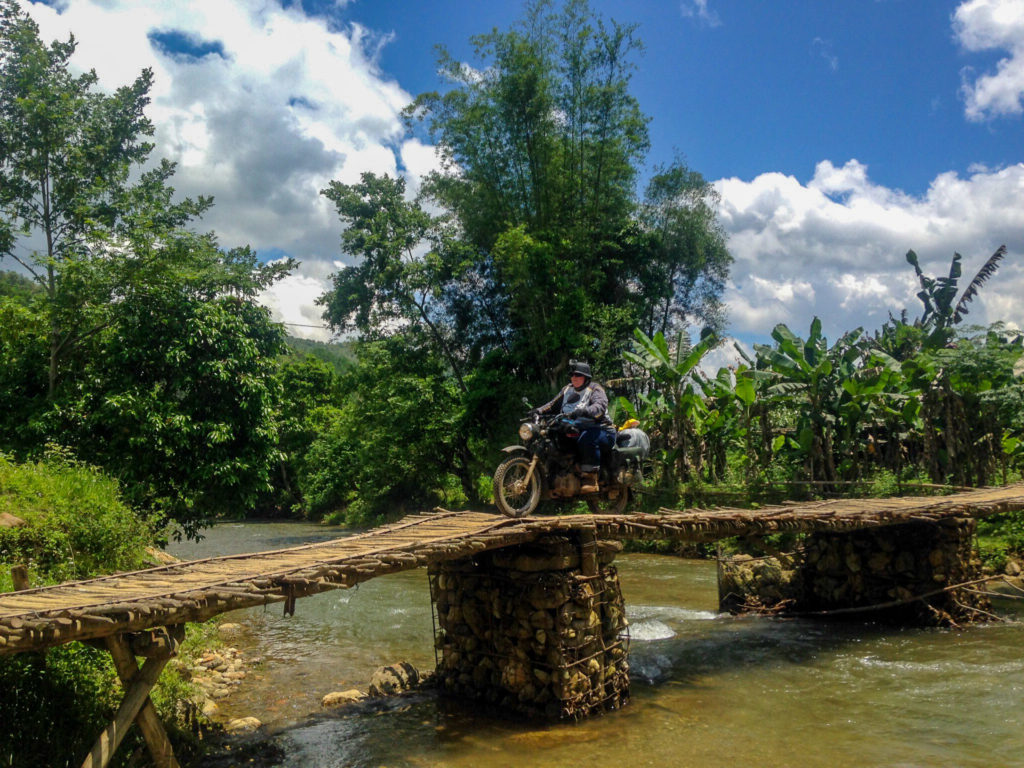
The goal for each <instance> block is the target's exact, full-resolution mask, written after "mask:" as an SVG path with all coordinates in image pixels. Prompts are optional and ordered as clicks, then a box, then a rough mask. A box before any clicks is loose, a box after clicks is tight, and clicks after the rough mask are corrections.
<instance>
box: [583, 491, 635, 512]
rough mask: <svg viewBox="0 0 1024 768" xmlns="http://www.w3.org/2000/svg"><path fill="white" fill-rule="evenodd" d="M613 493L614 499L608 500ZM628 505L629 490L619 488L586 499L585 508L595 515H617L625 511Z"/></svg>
mask: <svg viewBox="0 0 1024 768" xmlns="http://www.w3.org/2000/svg"><path fill="white" fill-rule="evenodd" d="M610 493H614V494H615V498H614V499H613V498H609V494H610ZM628 503H629V488H627V487H626V486H619V487H614V488H610V489H606V490H603V491H601V492H600V493H598V494H594V495H593V496H588V497H587V506H588V507H590V511H591V512H592V513H593V514H595V515H619V514H622V512H623V511H625V509H626V504H628Z"/></svg>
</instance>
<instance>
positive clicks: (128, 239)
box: [0, 0, 1024, 534]
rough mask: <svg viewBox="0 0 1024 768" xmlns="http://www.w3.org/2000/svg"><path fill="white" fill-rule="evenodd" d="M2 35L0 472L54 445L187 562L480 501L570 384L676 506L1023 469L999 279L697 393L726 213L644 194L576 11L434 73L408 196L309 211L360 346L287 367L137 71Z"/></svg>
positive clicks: (662, 183)
mask: <svg viewBox="0 0 1024 768" xmlns="http://www.w3.org/2000/svg"><path fill="white" fill-rule="evenodd" d="M0 25H2V27H0V31H2V37H0V95H2V111H0V146H2V147H3V148H4V152H3V155H2V157H0V181H2V182H3V184H2V185H0V188H2V190H3V192H2V193H0V257H2V258H3V259H4V260H9V261H10V262H12V263H15V264H17V265H18V266H19V267H20V273H19V274H17V275H15V274H12V273H3V274H4V277H3V279H2V281H0V319H2V320H3V322H2V323H0V361H2V365H0V395H2V397H3V400H4V402H5V403H8V404H10V406H11V407H9V408H5V409H4V410H3V411H2V412H0V449H3V450H6V451H8V452H9V453H10V454H11V455H12V456H15V457H17V458H19V459H26V460H31V459H33V458H38V457H39V456H40V455H42V452H43V451H44V450H45V449H46V446H47V445H50V444H55V445H60V446H63V448H64V450H65V451H68V452H70V453H71V454H73V455H75V456H77V457H79V458H80V459H82V460H84V461H88V462H89V463H91V464H95V465H97V466H100V467H102V468H103V470H104V471H105V472H107V473H108V474H109V475H111V476H113V477H115V478H117V479H118V480H119V481H120V482H121V483H122V487H123V489H124V494H125V497H126V498H127V500H128V501H129V503H130V504H131V505H132V507H133V508H134V509H136V510H137V511H138V513H139V514H141V515H144V516H150V515H153V516H156V518H157V519H159V520H161V521H168V520H173V521H175V522H176V523H177V525H178V526H180V527H181V529H183V530H184V531H185V533H186V534H192V533H194V532H196V531H197V530H198V528H199V527H200V526H201V525H202V524H203V523H204V522H205V521H208V520H212V519H215V518H217V517H223V516H226V515H233V516H242V515H251V514H259V515H266V514H299V515H305V516H308V517H311V518H314V519H320V518H326V519H330V520H339V521H348V522H352V523H360V524H365V523H370V522H373V521H375V520H379V519H381V518H382V517H386V516H389V515H391V516H393V515H397V514H400V513H402V512H403V511H406V510H409V509H415V508H422V507H424V506H431V505H433V504H436V503H444V504H450V505H451V504H481V503H486V502H487V501H488V500H489V499H488V497H487V494H488V493H489V490H488V483H487V482H486V478H487V476H488V475H489V474H490V472H491V471H492V469H493V466H494V464H495V462H496V457H497V448H498V447H500V446H501V445H502V444H504V443H505V442H507V441H508V440H509V439H510V436H511V435H512V434H513V433H514V427H515V423H516V419H517V418H518V417H519V415H520V412H521V410H522V407H521V399H522V398H523V397H526V398H527V399H529V400H530V401H532V402H539V401H541V400H544V399H547V398H548V397H550V395H551V393H552V392H553V391H554V390H555V388H556V387H557V386H559V385H560V384H561V383H562V380H563V379H564V371H565V368H566V364H567V361H568V360H569V359H570V358H573V357H579V358H585V359H588V360H590V361H591V363H592V364H593V366H594V367H595V369H596V370H597V371H598V372H599V376H600V377H601V378H603V379H604V380H605V381H606V382H607V383H608V388H609V390H610V391H611V393H612V394H613V396H614V397H613V401H614V408H615V410H616V411H617V416H618V419H619V421H620V423H621V421H622V420H624V419H625V418H626V417H627V416H636V417H638V418H639V419H640V420H641V422H642V423H643V425H644V426H645V428H647V429H648V431H649V432H650V433H651V435H652V438H653V441H654V446H655V449H656V451H655V456H654V461H653V464H652V472H651V473H650V475H651V476H650V478H649V480H650V483H649V487H650V488H651V489H652V490H656V491H658V492H659V493H660V495H659V496H657V497H656V500H657V501H660V502H662V503H670V504H674V503H678V500H679V498H680V496H681V495H683V496H686V497H687V498H694V497H695V496H701V497H703V498H710V497H711V494H714V493H716V492H721V491H723V490H725V491H727V492H728V493H729V494H730V497H731V498H733V499H734V500H735V499H755V498H757V496H758V495H764V494H770V493H772V492H773V490H774V489H784V490H779V492H780V493H785V494H786V495H789V496H792V495H794V490H795V489H797V488H799V489H802V492H804V493H817V494H831V493H836V492H840V491H842V490H844V489H848V490H849V489H854V490H855V492H871V488H872V485H871V483H874V484H875V489H876V491H879V492H880V491H881V490H882V489H885V490H900V489H902V488H903V486H904V484H905V483H907V482H910V481H914V480H917V481H927V482H930V483H934V484H951V485H956V486H962V485H976V484H986V483H992V482H999V481H1004V480H1007V479H1010V478H1011V477H1012V476H1015V473H1018V472H1019V471H1020V467H1021V463H1022V459H1024V435H1022V433H1021V426H1020V425H1021V423H1022V419H1021V415H1022V412H1024V407H1022V395H1021V362H1020V360H1021V339H1020V335H1019V334H1017V333H1015V332H1013V331H1011V330H1009V329H1005V328H1002V327H1000V326H994V327H992V328H989V329H981V328H969V327H966V326H965V325H964V323H963V321H964V318H965V316H966V313H967V308H968V305H969V303H970V301H971V300H972V299H973V297H974V296H975V295H977V293H978V292H979V290H981V289H982V288H983V286H984V283H985V282H986V280H988V279H989V278H991V277H992V275H993V274H994V273H995V272H996V270H997V268H998V266H999V263H1000V260H1001V259H1003V258H1004V256H1005V249H1000V250H998V251H996V253H995V254H994V255H993V256H992V258H991V259H990V260H989V262H988V263H987V264H985V266H984V267H983V269H982V270H981V271H980V272H979V273H978V275H977V276H976V277H975V278H974V279H973V280H972V281H971V282H969V283H968V284H967V285H966V286H962V285H960V278H961V270H960V257H959V256H956V257H955V258H954V260H953V263H952V264H951V267H950V270H949V273H948V275H945V276H942V277H931V276H929V275H928V274H926V273H925V271H924V270H923V269H922V267H921V265H920V264H919V261H918V259H917V256H916V255H914V254H913V253H912V252H911V253H910V254H909V255H908V262H909V264H910V265H911V267H912V268H913V269H914V271H915V274H916V275H917V277H918V280H919V282H920V286H921V292H920V294H919V296H920V299H921V302H922V307H923V310H922V312H921V314H920V316H919V317H916V318H913V319H910V318H909V317H908V313H907V312H906V311H904V312H903V313H902V314H901V315H899V316H891V318H890V321H889V322H888V323H886V325H885V326H884V327H883V328H880V329H878V330H877V331H873V332H870V331H868V332H865V330H864V329H856V330H853V331H850V332H848V333H846V334H843V335H842V336H841V337H840V338H839V339H838V340H836V341H834V342H829V340H827V339H826V338H825V337H824V336H823V334H822V326H821V323H820V322H819V321H817V320H816V321H815V322H814V323H813V324H812V325H811V327H810V329H809V330H808V332H807V334H806V337H801V336H800V333H801V332H800V331H799V330H798V329H790V328H787V327H785V326H782V325H780V326H778V327H776V328H775V329H774V331H773V332H772V343H771V344H767V345H763V346H758V347H756V349H755V350H754V351H753V353H752V354H749V355H748V354H745V353H744V356H743V359H742V362H741V363H740V364H738V365H737V366H735V367H734V368H732V369H724V370H722V371H719V372H718V373H717V374H716V375H711V374H708V373H707V372H705V371H704V370H703V368H702V363H703V360H704V359H705V356H706V355H707V353H708V352H710V351H711V350H712V349H714V348H715V347H716V346H718V345H719V344H721V341H720V336H719V334H720V333H721V330H722V326H723V321H724V317H723V312H722V307H721V304H720V292H721V288H722V285H723V282H724V280H725V278H726V276H727V274H728V269H729V264H730V256H729V253H728V250H727V244H726V239H725V236H724V233H723V232H722V229H721V227H720V225H719V224H718V222H717V220H716V217H715V204H716V198H715V193H714V190H713V189H712V188H711V186H710V185H709V184H708V183H707V182H706V181H705V180H704V179H703V178H702V177H701V175H700V174H699V173H697V172H696V171H694V170H692V169H690V168H687V167H686V165H685V163H684V162H683V161H682V160H681V159H680V160H677V161H676V162H674V163H672V164H671V165H669V166H668V167H662V168H656V169H653V170H650V169H645V168H644V165H643V162H644V158H645V152H646V149H647V143H648V139H647V127H646V126H647V119H646V117H645V116H644V114H643V112H642V110H641V108H640V105H639V104H638V103H637V101H636V99H635V98H634V97H633V96H632V94H631V92H630V75H631V72H632V69H633V67H634V66H635V62H636V57H637V56H638V55H639V53H640V48H641V44H640V41H639V40H638V39H637V38H636V35H635V30H634V29H633V28H632V27H630V26H628V25H621V24H618V23H616V22H613V21H607V20H605V19H602V18H599V17H598V16H596V15H595V14H594V13H592V12H591V10H590V9H589V7H588V6H587V4H586V3H585V2H583V0H565V1H564V2H549V1H547V0H539V1H537V2H531V3H528V4H527V6H526V8H525V12H524V15H523V18H522V20H521V21H520V22H519V23H517V24H516V25H514V26H513V27H512V28H510V29H508V30H504V31H502V30H493V31H492V32H490V33H487V34H484V35H480V36H478V37H476V38H474V39H473V41H472V42H473V44H474V47H475V57H476V58H475V60H474V61H472V62H469V64H470V66H468V67H467V66H463V63H461V62H458V61H455V60H454V59H453V58H452V57H451V56H450V55H449V54H448V53H447V52H446V51H445V50H444V49H441V52H440V55H439V66H440V67H441V70H442V71H443V72H444V73H445V74H446V75H447V77H448V85H447V87H446V89H445V90H444V91H443V92H438V93H426V94H422V95H420V96H419V97H418V98H417V99H416V100H415V101H414V102H413V103H412V104H411V105H409V107H408V109H407V110H406V116H407V119H408V129H409V131H410V132H421V133H422V134H424V135H426V136H427V137H429V139H430V140H432V141H433V142H434V143H435V145H436V146H438V147H439V149H440V152H441V155H442V158H443V160H444V163H443V165H442V169H441V170H440V171H438V172H436V173H434V174H433V175H432V176H430V177H429V178H428V179H427V180H426V182H425V183H424V185H423V187H422V191H421V193H420V195H419V196H418V197H415V198H413V197H411V196H410V195H409V194H408V192H407V190H406V187H405V182H404V181H403V180H402V179H394V178H390V177H387V176H378V175H375V174H370V173H367V174H364V176H363V177H362V178H361V180H360V181H359V182H357V183H353V184H344V183H341V182H337V181H335V182H331V183H330V184H329V185H328V186H327V188H325V189H324V190H323V195H324V196H325V197H326V198H327V199H329V200H330V201H331V202H332V203H333V204H334V206H335V208H336V210H337V213H338V216H339V219H340V221H341V223H342V224H343V232H342V238H341V250H342V254H343V256H344V257H345V260H346V263H347V264H350V266H347V267H344V268H343V269H341V270H340V271H339V272H338V273H337V274H336V275H335V276H334V278H333V283H332V286H331V289H330V290H329V291H328V292H327V293H326V294H325V295H324V296H323V297H322V299H321V304H322V306H323V307H324V316H325V319H326V320H327V321H328V322H329V323H330V324H331V326H332V327H333V328H334V329H335V330H336V331H337V332H338V333H339V334H344V335H345V336H346V339H347V340H346V341H345V343H344V344H320V343H315V342H302V341H299V340H290V341H287V342H286V339H285V337H284V336H283V334H282V333H281V329H280V327H279V326H276V325H275V324H273V323H271V322H270V320H269V317H268V315H267V312H266V310H265V309H263V308H262V307H260V306H259V305H258V304H257V303H256V299H255V297H256V295H257V293H258V292H259V290H260V289H262V288H263V287H265V286H267V285H269V284H270V283H272V282H273V281H274V280H276V279H279V278H280V277H281V276H282V275H284V274H286V273H287V272H288V271H289V270H290V269H291V267H292V264H290V263H288V262H285V263H281V264H277V265H274V266H267V265H262V264H261V263H260V262H259V261H258V260H257V259H256V257H255V255H254V254H253V253H252V251H250V250H249V249H248V248H246V247H238V248H231V249H225V248H223V247H221V246H220V244H219V243H218V241H217V238H216V235H215V234H214V233H206V234H197V233H196V232H195V231H194V225H195V222H196V218H197V217H198V216H199V215H200V214H201V213H202V212H203V211H205V210H207V209H208V208H209V206H210V205H212V201H211V200H209V199H207V198H199V199H196V200H190V199H185V200H181V201H176V199H175V196H174V194H173V189H172V187H171V186H170V183H171V181H172V180H173V173H174V167H173V165H171V164H168V163H155V164H154V163H152V162H148V161H150V159H151V157H152V153H153V150H154V149H155V148H154V147H153V145H152V143H150V142H149V141H148V137H149V136H150V135H151V134H152V132H153V126H152V124H151V123H150V122H149V120H148V119H147V118H146V116H145V112H144V108H145V106H146V104H147V102H148V92H149V88H150V86H151V75H150V73H148V72H143V73H141V74H140V75H139V77H138V78H137V79H136V80H135V82H133V83H132V84H130V85H128V86H125V87H124V88H122V89H120V90H118V91H116V92H114V93H113V94H105V93H101V92H99V91H98V90H97V88H96V87H95V86H96V78H95V75H94V74H93V73H85V74H81V75H75V74H73V73H72V72H71V70H70V69H69V66H68V64H69V61H70V58H71V56H72V55H73V53H74V42H73V41H68V42H66V43H61V42H57V43H52V44H50V45H46V44H44V43H43V42H42V41H40V40H39V38H38V30H37V29H36V27H35V25H34V24H33V23H32V22H31V21H30V20H28V19H27V17H26V16H25V15H24V14H22V13H21V12H20V10H19V8H18V6H17V3H15V2H13V0H0ZM57 105H61V106H60V108H58V106H57ZM42 126H48V127H49V128H48V130H46V131H43V130H41V127H42ZM143 168H146V169H148V170H143ZM645 176H646V178H647V179H648V181H647V182H646V184H645V185H644V189H643V193H642V194H641V193H640V191H639V190H638V186H639V180H640V179H641V178H644V177H645ZM97 180H98V181H97ZM696 328H700V333H699V334H691V332H690V329H696ZM694 336H699V338H694ZM851 483H857V484H858V485H856V486H851V485H850V484H851ZM794 484H798V485H794ZM649 498H654V497H649Z"/></svg>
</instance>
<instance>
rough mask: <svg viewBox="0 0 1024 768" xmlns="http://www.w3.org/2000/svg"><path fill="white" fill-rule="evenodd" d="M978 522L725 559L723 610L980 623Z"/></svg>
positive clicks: (820, 541) (870, 533)
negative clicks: (976, 549) (975, 534)
mask: <svg viewBox="0 0 1024 768" xmlns="http://www.w3.org/2000/svg"><path fill="white" fill-rule="evenodd" d="M976 528H977V521H976V520H974V519H971V518H948V519H944V520H941V521H938V522H936V523H931V522H929V523H907V524H902V525H891V526H882V527H878V528H869V529H865V530H860V531H852V532H849V533H814V534H810V535H808V536H807V538H806V540H805V541H804V543H803V546H802V547H801V548H800V549H799V550H798V551H796V552H793V553H789V554H785V555H779V556H775V557H765V558H752V557H744V556H742V555H741V556H738V557H734V558H731V559H729V560H726V561H723V562H722V564H721V568H720V578H719V602H720V604H721V607H722V608H723V609H724V610H729V611H733V612H742V611H744V610H769V611H772V612H778V613H806V614H812V615H814V614H817V615H824V616H830V615H831V616H841V615H852V616H867V615H869V614H870V613H874V614H876V615H877V616H881V617H883V618H885V619H888V620H891V621H895V622H898V623H902V624H910V625H926V626H928V625H948V624H956V623H963V622H969V621H977V620H979V619H981V620H984V619H985V618H987V617H988V609H989V607H990V606H989V601H988V599H987V598H986V597H985V596H984V595H983V594H979V592H978V591H977V589H976V588H975V589H972V585H973V584H974V582H976V581H978V580H980V579H981V562H980V560H979V559H978V557H977V554H976V552H975V551H974V547H973V540H974V533H975V530H976Z"/></svg>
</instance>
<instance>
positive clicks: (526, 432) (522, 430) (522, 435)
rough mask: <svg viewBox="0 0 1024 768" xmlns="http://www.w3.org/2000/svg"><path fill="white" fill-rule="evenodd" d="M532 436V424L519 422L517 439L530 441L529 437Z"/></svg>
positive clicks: (525, 441)
mask: <svg viewBox="0 0 1024 768" xmlns="http://www.w3.org/2000/svg"><path fill="white" fill-rule="evenodd" d="M532 437H533V425H531V424H526V423H523V424H520V425H519V439H520V440H522V441H523V442H524V443H528V442H530V439H531V438H532Z"/></svg>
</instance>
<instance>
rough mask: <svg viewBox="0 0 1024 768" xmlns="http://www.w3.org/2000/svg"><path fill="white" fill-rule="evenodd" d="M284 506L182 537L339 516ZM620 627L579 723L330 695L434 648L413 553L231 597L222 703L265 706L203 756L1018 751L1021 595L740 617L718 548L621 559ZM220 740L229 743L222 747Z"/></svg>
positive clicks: (572, 761) (257, 531) (952, 757)
mask: <svg viewBox="0 0 1024 768" xmlns="http://www.w3.org/2000/svg"><path fill="white" fill-rule="evenodd" d="M344 533H345V532H344V531H340V530H339V529H329V528H323V527H320V526H313V525H305V524H297V523H240V524H224V525H219V526H216V527H215V528H213V529H210V530H208V531H207V532H206V539H205V540H204V541H202V542H199V543H194V542H193V543H182V544H178V545H175V546H173V547H172V548H171V551H172V552H173V553H174V554H176V555H177V556H179V557H189V558H193V557H195V558H198V557H208V556H212V555H217V554H233V553H237V552H245V551H260V550H266V549H276V548H280V547H287V546H294V545H297V544H300V543H304V542H307V541H314V540H319V539H325V538H333V537H335V536H338V535H344ZM616 562H617V564H618V566H619V572H620V575H621V582H622V590H623V595H624V597H625V600H626V605H627V614H628V617H629V620H630V624H631V626H630V631H631V648H630V659H631V678H632V687H631V689H632V701H631V702H630V704H629V705H628V706H627V707H626V708H624V709H623V710H621V711H618V712H613V713H609V714H606V715H603V716H600V717H596V718H593V719H591V720H588V721H585V722H581V723H575V724H572V723H564V724H552V725H545V724H537V723H530V722H522V721H513V720H508V719H506V718H504V717H502V716H500V714H497V713H494V712H488V711H486V710H484V709H482V708H481V707H479V706H474V705H465V704H461V703H459V702H452V701H449V700H446V699H444V698H440V697H437V696H435V695H433V694H432V693H423V694H417V695H415V696H412V697H403V698H398V699H392V700H387V701H386V702H385V703H384V704H383V705H376V706H371V705H367V706H358V707H355V708H351V709H346V710H334V711H330V712H325V711H324V710H322V709H321V707H320V699H321V698H322V697H323V696H324V695H325V694H326V693H329V692H331V691H340V690H346V689H349V688H361V689H363V690H365V689H366V686H367V684H368V682H369V679H370V676H371V675H372V673H373V670H374V669H375V668H376V667H377V666H379V665H382V664H390V663H394V662H397V661H409V662H411V663H412V664H414V665H415V666H417V667H418V668H419V669H421V670H430V669H432V667H433V664H434V651H433V645H432V637H433V629H432V619H431V610H430V599H429V594H428V591H427V578H426V573H425V572H424V571H422V570H419V571H408V572H405V573H400V574H394V575H392V576H386V577H382V578H379V579H375V580H373V581H370V582H367V583H365V584H362V585H360V586H359V587H358V588H356V589H352V590H339V591H335V592H327V593H324V594H322V595H317V596H315V597H310V598H305V599H303V600H300V601H299V602H298V604H297V608H296V612H295V616H293V617H287V618H286V617H284V616H283V615H282V609H281V606H280V605H274V606H269V607H267V608H265V609H264V608H258V609H251V610H248V611H240V612H235V613H233V614H229V615H228V616H227V618H226V620H228V621H233V622H238V623H240V624H241V625H242V632H241V634H240V635H239V637H238V638H236V639H234V640H232V641H231V643H232V644H234V645H236V646H238V647H239V648H240V649H242V650H243V651H244V653H245V654H246V655H247V656H249V657H250V658H258V659H259V663H258V664H257V666H256V667H255V669H254V670H253V671H252V672H251V673H250V675H249V677H248V678H247V679H246V680H245V681H244V682H243V683H242V685H241V686H239V687H238V690H237V691H236V692H235V693H233V694H232V695H231V696H230V697H229V698H228V699H226V700H225V701H224V702H222V703H221V712H222V715H223V716H225V717H241V716H248V715H253V716H255V717H258V718H259V719H260V720H261V721H263V722H264V723H265V726H264V729H263V730H262V732H261V733H260V734H258V735H257V736H256V737H255V738H253V739H249V740H248V741H245V742H242V743H239V742H231V743H230V744H228V745H226V746H222V748H221V749H220V750H219V752H218V754H219V756H212V757H211V758H210V759H209V761H208V762H207V763H205V765H207V766H218V767H219V766H225V765H232V764H236V763H235V762H234V761H233V759H232V758H231V757H230V756H228V757H226V756H225V754H226V753H225V750H228V747H230V750H234V753H235V754H239V755H240V753H241V752H244V753H245V755H246V756H245V757H244V758H243V757H241V756H239V757H238V759H237V764H240V765H242V764H250V760H256V763H252V764H261V765H266V766H271V765H273V766H282V767H283V766H289V767H292V766H294V767H295V768H299V767H301V768H342V767H343V766H345V767H348V766H375V767H376V766H389V767H390V768H401V767H404V766H409V767H413V766H440V767H451V768H499V767H503V766H531V767H533V766H536V767H537V768H560V767H561V766H602V768H603V767H604V766H624V767H626V766H628V768H639V767H640V766H694V767H697V766H700V767H701V768H715V767H717V766H722V767H725V766H729V767H730V768H732V766H760V767H764V768H771V767H778V768H784V767H785V768H812V767H814V768H816V767H817V766H832V767H834V768H843V767H846V766H849V767H850V768H867V767H871V766H877V767H879V768H881V767H882V766H887V767H891V768H918V767H920V768H925V767H927V768H933V767H934V766H950V767H956V768H969V767H974V766H976V767H977V768H1003V767H1008V766H1022V767H1024V623H1021V622H1024V608H1022V607H1021V604H1020V603H1017V602H1011V601H1005V602H1000V603H998V604H997V608H998V610H999V612H1000V614H1001V615H1003V616H1005V617H1006V618H1008V619H1010V621H1008V622H1006V623H1002V624H989V625H983V626H975V627H970V628H966V629H962V630H938V629H896V628H891V627H884V626H877V625H873V624H865V623H823V622H816V621H809V620H776V619H736V618H732V617H728V616H724V615H719V614H717V613H716V607H717V592H716V590H717V588H716V574H715V566H714V563H711V562H706V561H692V560H681V559H677V558H671V557H660V556H656V555H637V554H631V555H622V556H620V557H619V558H618V560H617V561H616ZM230 750H228V751H229V752H230Z"/></svg>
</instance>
